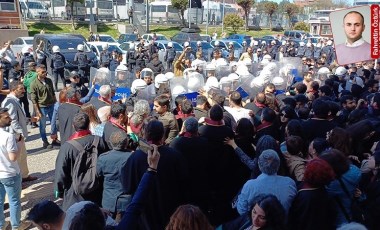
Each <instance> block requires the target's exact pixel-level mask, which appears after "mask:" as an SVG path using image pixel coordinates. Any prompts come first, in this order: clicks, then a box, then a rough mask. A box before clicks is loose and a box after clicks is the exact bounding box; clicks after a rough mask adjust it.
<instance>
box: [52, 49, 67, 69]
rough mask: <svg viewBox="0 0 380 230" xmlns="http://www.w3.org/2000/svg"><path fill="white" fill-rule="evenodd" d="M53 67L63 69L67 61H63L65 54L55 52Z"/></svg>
mask: <svg viewBox="0 0 380 230" xmlns="http://www.w3.org/2000/svg"><path fill="white" fill-rule="evenodd" d="M53 67H54V69H62V68H64V67H65V62H64V61H63V56H62V55H61V54H58V53H56V54H54V56H53Z"/></svg>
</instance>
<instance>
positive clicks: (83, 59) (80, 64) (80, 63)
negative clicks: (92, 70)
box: [78, 52, 88, 68]
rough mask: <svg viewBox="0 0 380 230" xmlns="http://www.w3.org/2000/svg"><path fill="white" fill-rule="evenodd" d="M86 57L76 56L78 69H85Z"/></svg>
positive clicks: (84, 55)
mask: <svg viewBox="0 0 380 230" xmlns="http://www.w3.org/2000/svg"><path fill="white" fill-rule="evenodd" d="M87 62H88V61H87V55H86V54H85V53H82V52H81V53H79V54H78V67H82V68H83V67H87Z"/></svg>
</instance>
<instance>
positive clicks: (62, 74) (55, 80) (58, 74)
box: [53, 69, 66, 92]
mask: <svg viewBox="0 0 380 230" xmlns="http://www.w3.org/2000/svg"><path fill="white" fill-rule="evenodd" d="M58 77H60V78H61V81H62V84H63V87H64V88H65V87H66V79H65V70H64V69H58V70H53V83H54V90H55V91H56V92H58Z"/></svg>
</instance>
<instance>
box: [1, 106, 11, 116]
mask: <svg viewBox="0 0 380 230" xmlns="http://www.w3.org/2000/svg"><path fill="white" fill-rule="evenodd" d="M8 110H9V109H8V108H0V115H1V114H3V113H6V112H8Z"/></svg>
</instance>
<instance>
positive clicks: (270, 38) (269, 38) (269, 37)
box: [259, 35, 281, 45]
mask: <svg viewBox="0 0 380 230" xmlns="http://www.w3.org/2000/svg"><path fill="white" fill-rule="evenodd" d="M259 40H260V41H259V44H260V43H261V42H262V41H265V42H266V44H267V45H269V44H270V43H271V42H272V41H275V42H276V45H281V41H279V40H278V39H277V36H276V35H266V36H263V37H261V38H259Z"/></svg>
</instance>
